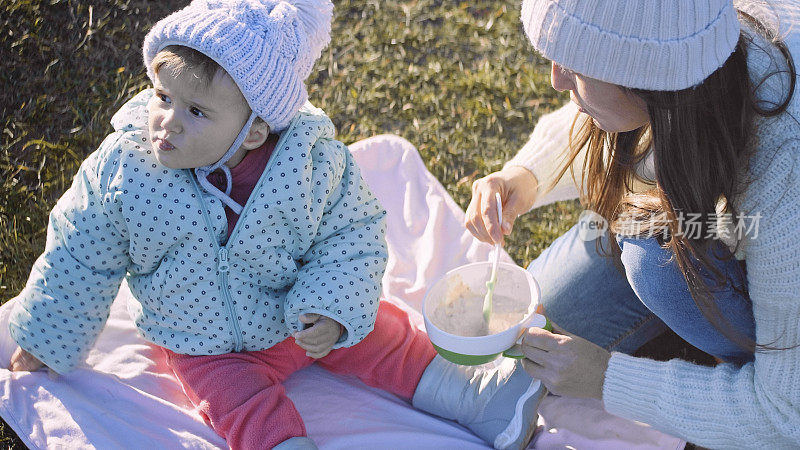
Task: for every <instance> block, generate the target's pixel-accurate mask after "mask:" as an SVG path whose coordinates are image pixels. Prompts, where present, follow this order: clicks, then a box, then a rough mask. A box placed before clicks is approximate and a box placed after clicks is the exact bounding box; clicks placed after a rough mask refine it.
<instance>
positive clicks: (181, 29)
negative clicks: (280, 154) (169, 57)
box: [143, 0, 333, 131]
mask: <svg viewBox="0 0 800 450" xmlns="http://www.w3.org/2000/svg"><path fill="white" fill-rule="evenodd" d="M332 14H333V4H332V3H331V2H330V0H286V1H278V0H194V1H193V2H192V3H191V4H189V6H187V7H185V8H183V9H181V10H179V11H176V12H174V13H172V14H170V15H169V16H167V17H165V18H163V19H161V20H159V21H158V22H157V23H156V24H155V25H154V26H153V28H152V29H151V30H150V32H149V33H147V36H146V37H145V38H144V46H143V52H144V64H145V66H146V67H147V75H148V76H149V77H150V79H151V80H153V79H154V73H153V66H152V62H153V58H155V56H156V53H158V52H159V51H160V50H162V49H163V48H164V47H166V46H168V45H183V46H186V47H191V48H193V49H195V50H197V51H199V52H201V53H203V54H204V55H206V56H208V57H210V58H211V59H213V60H214V61H216V62H217V63H218V64H219V65H220V66H222V68H223V69H225V71H226V72H228V74H230V76H231V77H232V78H233V80H234V81H235V82H236V85H237V86H238V87H239V90H241V91H242V94H243V95H244V98H245V99H247V103H248V104H249V105H250V108H251V109H252V110H253V112H255V113H256V114H258V116H259V117H261V118H262V119H264V121H265V122H266V123H267V124H268V125H269V126H270V128H271V129H272V130H274V131H281V130H282V129H284V128H286V126H287V125H288V124H289V121H290V120H291V119H292V117H294V115H295V114H296V113H297V111H299V110H300V108H301V107H302V106H303V104H304V103H305V102H306V100H307V98H308V93H307V91H306V86H305V80H306V78H308V76H309V74H310V73H311V68H312V67H313V66H314V62H315V61H316V60H317V58H319V56H320V54H321V53H322V49H323V48H325V46H326V45H328V43H329V42H330V32H331V16H332Z"/></svg>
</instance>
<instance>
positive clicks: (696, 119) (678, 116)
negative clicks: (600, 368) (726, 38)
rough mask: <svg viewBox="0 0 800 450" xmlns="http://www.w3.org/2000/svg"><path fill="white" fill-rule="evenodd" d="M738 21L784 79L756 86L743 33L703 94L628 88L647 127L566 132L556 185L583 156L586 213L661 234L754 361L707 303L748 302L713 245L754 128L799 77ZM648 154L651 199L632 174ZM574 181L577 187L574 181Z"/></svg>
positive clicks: (719, 247)
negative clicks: (727, 296) (783, 87)
mask: <svg viewBox="0 0 800 450" xmlns="http://www.w3.org/2000/svg"><path fill="white" fill-rule="evenodd" d="M740 17H741V18H742V19H743V20H745V21H746V22H747V23H749V24H750V25H751V27H752V28H753V29H754V30H755V31H756V32H758V33H759V34H762V35H763V36H764V37H765V38H766V39H767V40H768V41H770V42H771V43H772V45H774V46H775V47H776V48H777V49H778V50H780V52H781V54H782V55H783V57H784V58H785V60H786V61H785V62H786V66H787V69H786V70H780V71H776V72H772V73H770V74H767V75H766V77H765V78H764V80H761V81H760V82H759V83H757V84H755V85H754V84H753V83H752V82H751V79H750V72H749V70H748V66H747V52H748V46H750V45H755V43H754V42H753V41H752V36H750V35H748V34H747V32H746V31H743V32H742V33H741V34H740V38H739V42H738V44H737V46H736V49H735V51H734V52H733V54H731V56H730V57H729V58H728V60H727V61H726V62H725V63H724V65H723V66H722V67H720V68H719V69H717V70H716V71H715V72H714V73H713V74H711V75H710V76H709V77H708V78H706V80H704V81H703V82H702V83H701V84H700V85H698V86H695V87H692V88H689V89H684V90H680V91H645V90H639V89H627V88H622V89H624V90H626V91H628V93H629V94H630V95H636V96H638V97H640V98H641V99H643V100H644V102H645V103H646V105H647V111H648V114H649V118H650V120H649V123H648V125H646V126H644V127H641V128H639V129H636V130H633V131H628V132H619V133H611V132H605V131H603V130H601V129H600V128H599V127H598V126H597V125H595V124H594V123H593V121H592V120H585V121H583V124H582V125H578V120H577V118H576V121H575V123H574V124H573V129H572V130H571V132H570V150H569V154H568V156H567V159H566V162H565V164H564V165H563V166H562V167H561V169H560V172H559V173H558V174H557V177H556V178H555V179H556V181H557V180H558V179H560V178H561V177H562V176H564V174H565V172H566V171H567V169H569V168H570V167H572V163H573V161H574V160H575V158H576V157H577V156H578V155H579V154H580V153H581V150H582V149H583V148H584V147H585V146H587V147H588V148H587V150H588V152H587V156H586V160H585V161H584V164H583V176H582V177H581V179H582V183H583V185H582V189H581V192H582V201H583V203H584V204H585V206H586V207H588V208H590V209H592V210H594V211H596V212H597V213H598V214H600V215H601V216H603V217H604V218H605V219H606V220H608V221H609V223H610V224H611V226H610V229H611V232H612V234H619V235H631V234H633V235H638V236H645V235H646V236H654V235H658V234H661V237H660V239H661V242H662V244H663V246H664V247H665V248H668V249H670V250H671V251H672V253H673V254H674V258H675V261H676V262H677V264H678V267H679V268H680V270H681V272H682V273H683V276H684V278H685V279H686V282H687V284H688V286H689V290H690V292H691V295H692V297H693V299H694V301H695V303H696V304H697V306H698V308H699V309H700V311H701V312H702V313H703V315H704V316H705V317H706V318H707V319H708V320H709V321H710V322H711V323H712V325H713V326H714V327H715V328H716V329H718V330H719V331H720V332H721V333H722V334H723V335H724V336H726V337H727V338H729V339H731V340H732V341H733V342H735V343H736V344H737V345H738V346H740V347H742V348H743V349H745V350H747V351H750V352H752V351H754V350H755V349H756V348H763V349H771V348H772V347H767V346H765V345H756V343H755V342H754V341H753V340H752V339H751V338H750V337H749V336H746V335H745V334H744V333H743V332H742V331H740V330H736V329H734V328H733V326H732V325H731V324H730V323H729V322H728V321H727V320H726V319H725V318H724V317H723V316H722V314H721V313H720V310H719V308H718V306H717V305H716V303H715V301H714V297H713V296H712V294H711V292H712V290H717V289H719V288H721V287H727V288H733V289H737V290H739V291H740V292H742V294H743V295H747V293H746V292H744V291H743V290H742V289H741V288H740V287H738V286H734V285H733V282H732V280H731V279H730V278H729V277H728V276H727V275H726V274H724V273H722V272H721V271H720V270H719V269H718V268H717V267H716V266H715V264H713V263H712V261H713V259H712V255H714V256H715V257H716V258H719V259H723V260H724V259H730V258H732V257H733V255H732V253H731V252H730V250H728V248H727V246H725V245H723V243H722V242H720V241H719V240H717V239H716V237H715V236H714V234H715V233H714V231H715V230H716V227H715V222H716V221H715V219H716V218H717V205H718V203H719V202H724V205H725V208H726V209H725V213H726V214H729V215H726V217H733V218H735V217H737V211H735V207H734V200H735V199H737V198H738V197H739V196H740V195H741V193H742V191H743V190H744V188H745V187H746V185H747V184H748V180H747V179H746V177H747V170H746V168H747V167H748V161H749V158H750V156H751V154H752V151H753V147H754V145H755V142H754V138H755V136H754V118H755V116H756V115H760V116H774V115H777V114H780V113H782V112H783V111H785V110H786V108H787V106H788V104H789V101H790V99H791V97H792V95H793V93H794V87H795V76H796V71H795V66H794V62H793V60H792V57H791V54H790V53H789V50H788V48H787V47H786V45H785V43H783V42H782V41H780V40H778V39H777V38H776V37H775V35H774V34H772V33H770V32H769V30H767V29H766V27H764V26H762V25H761V24H760V23H759V22H758V21H756V20H755V19H753V18H752V17H751V16H749V15H747V14H744V13H742V12H740ZM779 67H780V66H779ZM787 71H788V74H789V78H790V80H791V81H790V87H789V89H788V92H786V95H785V97H784V98H783V99H782V101H781V102H780V103H778V104H774V103H773V104H769V105H765V103H764V102H763V101H760V100H759V99H757V97H756V91H757V90H758V86H760V84H761V83H764V81H765V80H766V79H767V78H769V77H771V76H781V74H785V73H787ZM651 149H652V152H653V158H654V161H655V174H656V182H655V183H652V182H651V183H650V184H649V185H650V188H648V189H647V190H646V191H645V192H642V193H638V194H633V193H631V192H632V191H633V189H632V188H633V183H634V181H637V180H638V181H645V182H646V181H647V180H643V179H641V178H639V177H638V175H637V173H636V167H637V166H638V165H639V164H640V163H641V162H642V160H644V159H645V158H646V157H647V155H648V152H649V151H650V150H651ZM572 176H573V178H575V173H572ZM553 184H555V182H554V183H553ZM687 214H691V215H693V218H694V219H699V220H696V222H695V223H696V224H697V225H699V226H700V229H699V230H697V231H699V233H692V234H688V233H686V230H685V229H684V228H685V227H682V223H683V222H682V220H683V219H685V218H686V216H687ZM697 222H699V223H697ZM712 227H713V229H712ZM632 231H633V232H632ZM600 242H601V241H600V240H598V251H600V252H602V253H605V254H609V253H612V254H618V253H619V251H620V250H619V247H618V246H617V245H616V244H615V243H614V239H612V240H611V244H610V249H603V248H601V246H600V245H601V244H600ZM701 274H702V276H701ZM704 277H705V278H707V279H708V280H709V282H708V283H707V282H706V281H704Z"/></svg>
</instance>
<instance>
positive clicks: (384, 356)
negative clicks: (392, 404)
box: [317, 302, 436, 400]
mask: <svg viewBox="0 0 800 450" xmlns="http://www.w3.org/2000/svg"><path fill="white" fill-rule="evenodd" d="M434 356H436V351H435V350H434V349H433V346H432V345H431V342H430V340H428V336H427V335H426V334H425V333H424V332H423V331H420V330H419V329H418V328H417V327H416V326H414V325H413V324H412V323H411V321H410V320H409V317H408V314H406V313H405V311H403V310H402V309H400V308H398V307H397V306H395V305H393V304H391V303H389V302H380V306H379V307H378V316H377V319H375V328H374V329H373V330H372V332H371V333H370V334H368V335H367V337H366V338H364V340H363V341H361V342H359V343H358V344H356V345H354V346H352V347H349V348H340V349H336V350H333V351H332V352H330V353H329V354H328V355H327V356H325V357H324V358H321V359H318V360H317V362H318V363H319V364H320V365H321V366H323V367H325V368H326V369H328V370H330V371H331V372H335V373H341V374H347V375H355V376H357V377H358V378H359V379H361V381H363V382H364V383H366V384H368V385H370V386H373V387H377V388H380V389H383V390H385V391H388V392H391V393H393V394H395V395H397V396H399V397H402V398H404V399H406V400H410V399H411V397H412V396H413V395H414V391H415V389H416V388H417V383H419V379H420V378H421V377H422V373H423V372H424V371H425V368H426V367H427V366H428V364H429V363H430V362H431V360H432V359H433V357H434Z"/></svg>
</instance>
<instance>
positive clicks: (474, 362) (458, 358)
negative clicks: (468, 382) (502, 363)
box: [433, 344, 500, 366]
mask: <svg viewBox="0 0 800 450" xmlns="http://www.w3.org/2000/svg"><path fill="white" fill-rule="evenodd" d="M433 348H434V349H436V352H437V353H439V354H440V355H442V358H444V359H446V360H448V361H450V362H452V363H456V364H460V365H462V366H479V365H481V364H486V363H488V362H489V361H494V360H495V359H497V357H498V356H500V353H495V354H493V355H464V354H462V353H456V352H451V351H450V350H445V349H443V348H441V347H439V346H438V345H436V344H433Z"/></svg>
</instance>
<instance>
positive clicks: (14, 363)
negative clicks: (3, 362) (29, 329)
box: [8, 346, 45, 372]
mask: <svg viewBox="0 0 800 450" xmlns="http://www.w3.org/2000/svg"><path fill="white" fill-rule="evenodd" d="M42 367H45V365H44V363H43V362H41V361H39V360H38V359H37V358H36V357H35V356H33V355H31V354H30V353H28V352H27V351H25V350H23V349H22V347H20V346H17V349H16V350H15V351H14V354H13V355H11V363H10V364H9V365H8V370H10V371H12V372H33V371H36V370H39V369H41V368H42Z"/></svg>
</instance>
